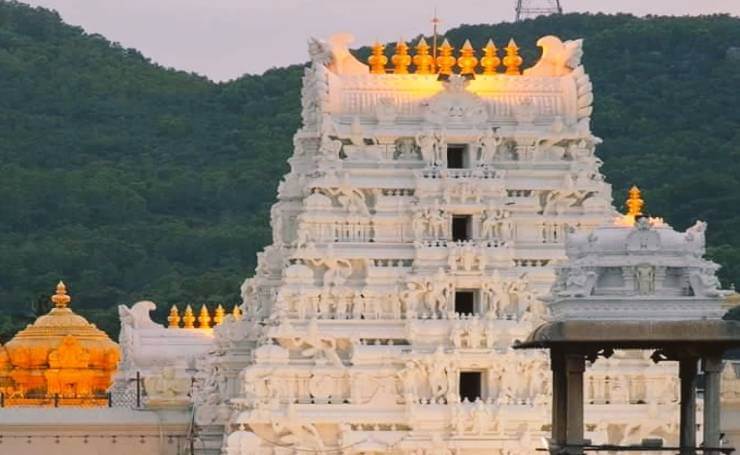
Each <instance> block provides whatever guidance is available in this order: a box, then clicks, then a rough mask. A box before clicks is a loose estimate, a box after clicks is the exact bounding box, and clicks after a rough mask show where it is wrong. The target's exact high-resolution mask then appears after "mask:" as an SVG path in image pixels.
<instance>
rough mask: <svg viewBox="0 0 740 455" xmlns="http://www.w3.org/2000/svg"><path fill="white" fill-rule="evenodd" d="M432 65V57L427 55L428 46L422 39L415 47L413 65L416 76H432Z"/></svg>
mask: <svg viewBox="0 0 740 455" xmlns="http://www.w3.org/2000/svg"><path fill="white" fill-rule="evenodd" d="M433 64H434V57H432V56H431V55H429V45H428V44H427V42H426V40H425V39H424V38H423V37H422V38H421V39H420V40H419V44H417V45H416V55H414V65H415V66H416V74H432V65H433Z"/></svg>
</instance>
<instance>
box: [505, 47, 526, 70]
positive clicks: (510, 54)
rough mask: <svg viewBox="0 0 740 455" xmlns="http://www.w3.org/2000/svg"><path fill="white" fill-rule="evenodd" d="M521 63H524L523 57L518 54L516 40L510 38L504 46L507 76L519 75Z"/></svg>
mask: <svg viewBox="0 0 740 455" xmlns="http://www.w3.org/2000/svg"><path fill="white" fill-rule="evenodd" d="M522 63H524V59H522V58H521V57H520V56H519V46H517V45H516V41H514V38H512V39H510V40H509V44H508V45H507V46H506V57H504V66H506V74H507V75H509V76H519V75H520V74H521V71H520V70H519V68H520V67H521V66H522Z"/></svg>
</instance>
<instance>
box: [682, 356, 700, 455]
mask: <svg viewBox="0 0 740 455" xmlns="http://www.w3.org/2000/svg"><path fill="white" fill-rule="evenodd" d="M678 376H679V378H680V379H681V422H680V447H681V455H696V450H695V447H696V358H685V359H681V360H680V361H679V362H678Z"/></svg>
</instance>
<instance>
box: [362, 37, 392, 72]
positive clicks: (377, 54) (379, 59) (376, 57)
mask: <svg viewBox="0 0 740 455" xmlns="http://www.w3.org/2000/svg"><path fill="white" fill-rule="evenodd" d="M384 50H385V46H383V45H382V44H380V43H379V42H377V41H376V42H375V44H373V49H372V55H370V57H368V59H367V62H368V63H369V64H370V73H372V74H385V65H386V64H387V63H388V57H386V56H385V55H384V54H383V51H384Z"/></svg>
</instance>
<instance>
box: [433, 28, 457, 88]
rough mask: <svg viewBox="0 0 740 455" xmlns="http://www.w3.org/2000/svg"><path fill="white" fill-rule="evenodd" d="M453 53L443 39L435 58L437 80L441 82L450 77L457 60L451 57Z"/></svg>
mask: <svg viewBox="0 0 740 455" xmlns="http://www.w3.org/2000/svg"><path fill="white" fill-rule="evenodd" d="M453 51H454V49H453V47H452V45H451V44H450V42H449V41H447V38H445V40H444V41H443V42H442V45H441V46H440V47H439V57H437V73H439V78H440V79H442V80H444V79H449V77H450V75H452V67H453V66H455V61H456V60H457V59H455V57H454V56H453V55H452V52H453Z"/></svg>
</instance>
